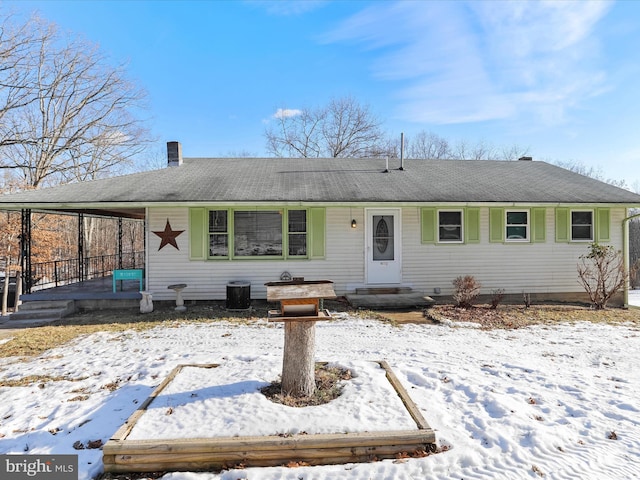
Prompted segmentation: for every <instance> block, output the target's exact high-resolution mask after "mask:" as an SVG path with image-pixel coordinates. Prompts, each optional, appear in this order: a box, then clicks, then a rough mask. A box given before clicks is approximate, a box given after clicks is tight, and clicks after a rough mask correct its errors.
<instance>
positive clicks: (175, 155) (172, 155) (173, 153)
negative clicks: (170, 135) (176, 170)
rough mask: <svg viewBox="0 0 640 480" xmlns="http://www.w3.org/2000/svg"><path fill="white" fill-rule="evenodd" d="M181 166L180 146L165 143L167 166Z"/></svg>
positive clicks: (174, 143) (176, 143) (177, 143)
mask: <svg viewBox="0 0 640 480" xmlns="http://www.w3.org/2000/svg"><path fill="white" fill-rule="evenodd" d="M180 165H182V145H180V142H167V166H168V167H179V166H180Z"/></svg>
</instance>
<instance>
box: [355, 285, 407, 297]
mask: <svg viewBox="0 0 640 480" xmlns="http://www.w3.org/2000/svg"><path fill="white" fill-rule="evenodd" d="M404 293H413V290H412V289H411V287H363V288H356V295H397V294H404Z"/></svg>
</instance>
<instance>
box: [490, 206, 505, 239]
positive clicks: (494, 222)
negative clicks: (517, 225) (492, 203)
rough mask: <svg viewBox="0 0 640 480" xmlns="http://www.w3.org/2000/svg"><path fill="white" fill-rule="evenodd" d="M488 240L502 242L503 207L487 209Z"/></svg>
mask: <svg viewBox="0 0 640 480" xmlns="http://www.w3.org/2000/svg"><path fill="white" fill-rule="evenodd" d="M489 241H490V242H494V243H495V242H504V208H490V209H489Z"/></svg>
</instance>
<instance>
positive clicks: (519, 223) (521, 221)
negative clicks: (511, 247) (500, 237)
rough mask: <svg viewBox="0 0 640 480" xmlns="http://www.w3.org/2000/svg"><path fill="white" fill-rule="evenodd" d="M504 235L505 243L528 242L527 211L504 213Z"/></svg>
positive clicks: (508, 211)
mask: <svg viewBox="0 0 640 480" xmlns="http://www.w3.org/2000/svg"><path fill="white" fill-rule="evenodd" d="M505 233H506V235H505V238H506V240H507V242H528V241H529V211H528V210H507V211H506V232H505Z"/></svg>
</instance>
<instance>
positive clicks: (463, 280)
mask: <svg viewBox="0 0 640 480" xmlns="http://www.w3.org/2000/svg"><path fill="white" fill-rule="evenodd" d="M480 286H481V285H480V283H479V282H478V281H477V280H476V279H475V277H473V275H465V276H464V277H463V276H460V277H456V279H455V280H454V281H453V287H454V289H455V290H454V292H453V301H454V302H455V306H456V308H471V307H472V306H473V302H474V301H475V300H476V298H478V295H480Z"/></svg>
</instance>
